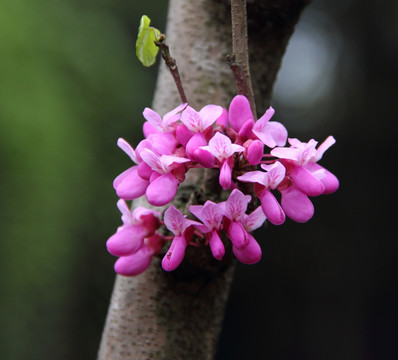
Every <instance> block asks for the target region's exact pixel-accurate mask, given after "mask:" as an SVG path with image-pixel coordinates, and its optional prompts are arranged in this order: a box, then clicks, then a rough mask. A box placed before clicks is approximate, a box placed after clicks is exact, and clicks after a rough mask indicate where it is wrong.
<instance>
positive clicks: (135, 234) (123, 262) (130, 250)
mask: <svg viewBox="0 0 398 360" xmlns="http://www.w3.org/2000/svg"><path fill="white" fill-rule="evenodd" d="M117 206H118V208H119V210H120V212H121V213H122V221H123V225H122V226H120V227H119V228H118V229H117V232H116V233H115V234H114V235H112V236H111V237H110V238H109V239H108V241H107V242H106V247H107V249H108V251H109V252H110V253H111V254H112V255H115V256H119V259H118V260H117V261H116V263H115V271H116V272H117V273H118V274H121V275H125V276H133V275H138V274H140V273H141V272H143V271H144V270H145V269H146V268H147V267H148V266H149V264H150V262H151V259H152V256H153V255H154V254H158V253H159V252H160V250H161V247H162V245H163V243H164V239H163V235H160V234H157V233H155V232H156V230H157V229H158V228H159V226H160V221H159V217H160V213H159V212H157V211H154V210H150V209H146V208H144V207H137V208H136V209H135V210H134V211H133V212H131V211H130V209H129V207H128V206H127V204H126V202H125V201H124V200H119V201H118V202H117Z"/></svg>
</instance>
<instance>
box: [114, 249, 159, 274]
mask: <svg viewBox="0 0 398 360" xmlns="http://www.w3.org/2000/svg"><path fill="white" fill-rule="evenodd" d="M152 256H153V251H152V250H151V249H150V248H149V247H147V246H143V247H142V248H141V249H140V250H139V251H137V252H136V253H135V254H133V255H130V256H122V257H120V258H119V259H118V260H117V261H116V263H115V271H116V272H117V273H118V274H120V275H124V276H135V275H138V274H141V273H142V272H144V271H145V270H146V269H147V268H148V266H149V264H150V263H151V260H152Z"/></svg>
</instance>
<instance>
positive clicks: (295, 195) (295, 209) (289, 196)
mask: <svg viewBox="0 0 398 360" xmlns="http://www.w3.org/2000/svg"><path fill="white" fill-rule="evenodd" d="M281 203H282V208H283V210H284V211H285V213H286V215H287V216H289V217H290V218H291V219H292V220H294V221H297V222H299V223H304V222H307V221H308V220H310V219H311V218H312V216H313V215H314V205H313V204H312V202H311V201H310V199H309V198H308V196H307V195H305V194H304V193H303V192H301V191H300V190H299V189H297V188H296V187H295V186H290V187H289V188H287V189H285V190H283V191H282V201H281Z"/></svg>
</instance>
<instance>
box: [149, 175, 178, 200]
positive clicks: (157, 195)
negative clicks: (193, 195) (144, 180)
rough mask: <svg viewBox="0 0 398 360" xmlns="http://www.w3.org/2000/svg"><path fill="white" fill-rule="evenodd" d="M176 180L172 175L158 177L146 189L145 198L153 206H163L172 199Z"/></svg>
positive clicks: (175, 191) (175, 189) (176, 185)
mask: <svg viewBox="0 0 398 360" xmlns="http://www.w3.org/2000/svg"><path fill="white" fill-rule="evenodd" d="M178 184H179V183H178V180H177V179H176V178H175V177H174V175H173V174H170V173H168V174H164V175H160V176H159V177H158V178H157V179H156V180H154V181H153V182H151V183H150V184H149V186H148V187H147V189H146V193H145V195H146V198H147V200H148V202H149V203H150V204H151V205H153V206H163V205H166V204H168V203H169V202H170V201H171V200H173V199H174V196H175V194H176V193H177V187H178Z"/></svg>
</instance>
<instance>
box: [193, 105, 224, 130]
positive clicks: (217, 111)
mask: <svg viewBox="0 0 398 360" xmlns="http://www.w3.org/2000/svg"><path fill="white" fill-rule="evenodd" d="M222 112H223V108H222V107H221V106H218V105H206V106H204V107H203V108H202V109H201V110H200V111H199V116H200V117H201V119H202V120H201V129H202V130H201V131H204V130H205V129H207V128H208V127H209V126H210V125H212V124H213V123H214V122H215V121H216V120H217V119H218V118H219V117H220V116H221V115H222Z"/></svg>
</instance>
